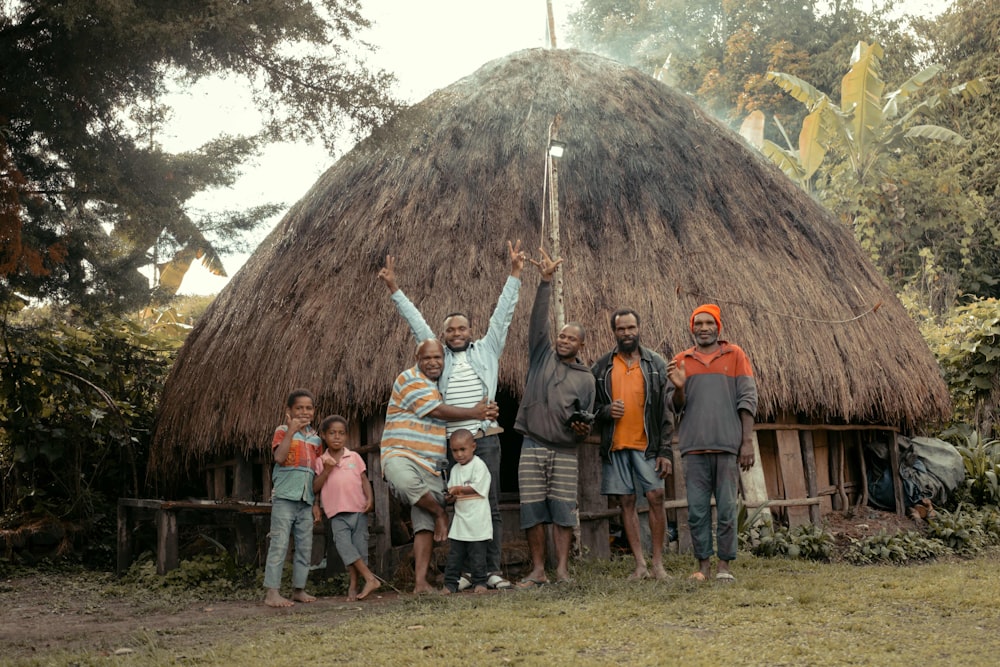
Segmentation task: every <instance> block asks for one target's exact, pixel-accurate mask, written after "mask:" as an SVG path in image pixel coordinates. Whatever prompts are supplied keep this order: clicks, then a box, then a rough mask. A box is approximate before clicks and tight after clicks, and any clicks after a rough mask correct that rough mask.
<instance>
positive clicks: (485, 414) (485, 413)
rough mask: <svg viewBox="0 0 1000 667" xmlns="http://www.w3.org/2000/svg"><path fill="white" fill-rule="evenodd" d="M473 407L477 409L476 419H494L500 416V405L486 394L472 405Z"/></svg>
mask: <svg viewBox="0 0 1000 667" xmlns="http://www.w3.org/2000/svg"><path fill="white" fill-rule="evenodd" d="M472 409H473V410H475V411H476V419H480V420H483V419H488V420H490V421H494V420H495V419H496V418H497V417H499V416H500V407H499V406H498V405H497V404H496V402H494V401H491V400H490V399H489V398H487V397H486V396H483V397H482V398H481V399H480V400H479V402H478V403H476V404H475V405H474V406H472Z"/></svg>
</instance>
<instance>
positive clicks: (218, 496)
mask: <svg viewBox="0 0 1000 667" xmlns="http://www.w3.org/2000/svg"><path fill="white" fill-rule="evenodd" d="M228 467H229V466H228V465H227V464H226V463H220V464H219V465H217V466H215V467H214V468H213V469H212V479H213V483H214V484H213V488H212V499H213V500H223V499H224V498H225V497H226V468H228Z"/></svg>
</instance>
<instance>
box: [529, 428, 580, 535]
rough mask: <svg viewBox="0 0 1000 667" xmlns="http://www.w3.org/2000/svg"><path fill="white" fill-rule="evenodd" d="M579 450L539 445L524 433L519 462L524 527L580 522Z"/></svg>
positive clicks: (570, 525) (569, 525)
mask: <svg viewBox="0 0 1000 667" xmlns="http://www.w3.org/2000/svg"><path fill="white" fill-rule="evenodd" d="M579 468H580V466H579V462H578V461H577V458H576V454H575V453H570V452H564V451H560V450H557V449H552V448H550V447H545V446H544V445H540V444H538V443H537V442H535V441H534V440H532V439H531V438H529V437H527V436H525V437H524V442H523V443H522V444H521V460H520V461H519V462H518V466H517V484H518V488H519V490H520V494H521V528H522V529H525V530H526V529H528V528H531V527H533V526H537V525H538V524H540V523H554V524H556V525H557V526H565V527H567V528H572V527H574V526H576V525H577V522H578V516H577V512H576V486H577V477H578V476H579Z"/></svg>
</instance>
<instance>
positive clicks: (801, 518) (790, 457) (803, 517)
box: [774, 430, 809, 528]
mask: <svg viewBox="0 0 1000 667" xmlns="http://www.w3.org/2000/svg"><path fill="white" fill-rule="evenodd" d="M774 435H775V438H776V439H777V441H778V463H779V465H780V468H781V481H782V485H783V486H784V487H785V498H787V499H788V500H798V499H801V498H805V497H806V481H805V471H804V468H803V466H802V447H801V446H800V445H799V432H798V431H785V430H779V431H775V434H774ZM786 511H787V512H788V527H789V528H794V527H795V526H801V525H805V524H807V523H809V509H808V508H807V507H801V506H799V507H795V506H792V507H788V508H786Z"/></svg>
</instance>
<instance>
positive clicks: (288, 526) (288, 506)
mask: <svg viewBox="0 0 1000 667" xmlns="http://www.w3.org/2000/svg"><path fill="white" fill-rule="evenodd" d="M294 516H295V509H294V503H292V502H290V501H288V500H283V499H281V498H276V499H275V500H274V502H273V503H271V529H270V531H269V532H268V536H269V538H270V545H269V546H268V548H267V561H265V564H264V588H265V589H266V590H267V593H266V595H265V597H264V604H266V605H268V606H269V607H290V606H292V601H291V600H288V599H286V598H284V597H282V596H281V591H280V589H281V573H282V571H283V570H284V569H285V558H286V557H287V556H288V536H289V535H290V534H291V532H292V522H293V518H294Z"/></svg>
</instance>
